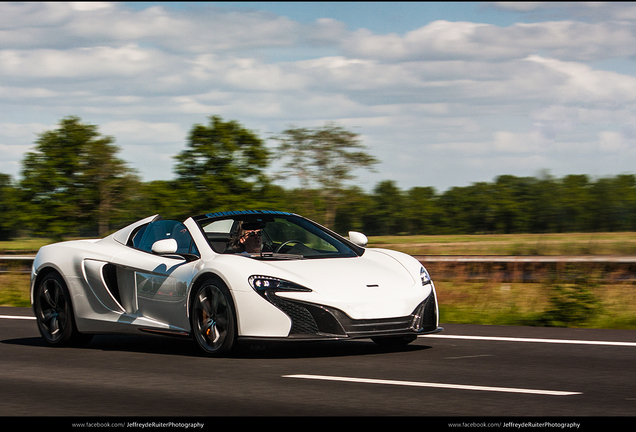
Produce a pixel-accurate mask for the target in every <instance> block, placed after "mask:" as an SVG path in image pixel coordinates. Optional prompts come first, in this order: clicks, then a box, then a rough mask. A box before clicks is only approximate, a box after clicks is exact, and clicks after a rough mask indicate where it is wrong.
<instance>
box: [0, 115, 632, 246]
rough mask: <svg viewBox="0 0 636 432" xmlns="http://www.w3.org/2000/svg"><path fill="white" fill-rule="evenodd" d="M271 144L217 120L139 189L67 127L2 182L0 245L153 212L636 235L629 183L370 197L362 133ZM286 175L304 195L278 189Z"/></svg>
mask: <svg viewBox="0 0 636 432" xmlns="http://www.w3.org/2000/svg"><path fill="white" fill-rule="evenodd" d="M272 139H273V140H274V141H275V142H276V144H277V145H276V147H275V148H273V149H272V148H269V147H267V146H266V145H265V140H264V139H263V138H261V137H259V136H258V135H257V134H256V133H255V132H253V131H250V130H248V129H246V128H245V127H243V126H242V125H241V124H240V123H239V122H237V121H224V120H223V119H222V118H221V117H219V116H212V117H210V118H209V123H208V124H205V125H202V124H196V125H194V126H193V127H192V129H191V130H190V132H189V135H188V137H187V142H186V148H185V149H184V150H183V151H181V152H180V153H179V154H178V155H176V156H175V166H174V173H175V174H176V176H175V178H174V179H172V180H157V181H148V182H143V181H141V180H140V178H139V176H138V175H137V173H136V172H135V171H134V170H132V169H131V168H130V167H129V166H128V164H127V163H126V161H124V160H122V159H121V158H119V157H118V155H117V154H118V153H119V150H120V149H119V148H118V147H117V146H116V145H115V140H114V138H112V137H108V136H103V135H101V134H100V133H99V130H98V127H97V126H95V125H90V124H85V123H83V122H82V121H81V119H80V118H78V117H67V118H64V119H62V120H61V121H60V122H59V125H58V128H57V129H55V130H51V131H46V132H44V133H42V134H40V135H39V137H38V139H37V140H36V142H35V146H34V148H33V150H31V151H30V152H28V153H27V154H26V155H25V157H24V159H23V161H22V171H21V178H20V179H18V180H14V179H12V178H11V176H9V175H6V174H2V173H0V239H2V240H6V239H10V238H14V237H20V236H42V237H47V238H53V239H62V238H66V237H78V236H79V237H89V236H90V237H93V236H104V235H106V234H108V233H109V232H112V231H113V230H114V229H117V228H119V227H122V226H124V225H126V224H128V223H130V222H133V221H135V220H138V219H140V218H142V217H145V216H148V215H152V214H157V213H159V214H161V215H162V216H163V217H164V218H170V219H181V220H182V219H185V218H186V217H188V216H191V215H195V214H202V213H207V212H216V211H224V210H237V209H275V210H283V211H290V212H295V213H299V214H302V215H304V216H307V217H309V218H311V219H313V220H316V221H317V222H320V223H322V224H324V225H326V226H328V227H330V228H332V229H334V230H335V231H337V232H340V233H347V232H348V231H349V230H357V231H362V232H365V233H366V234H367V235H400V234H410V235H414V234H427V235H433V234H479V233H505V234H511V233H550V232H600V231H634V230H636V176H634V175H631V174H624V175H618V176H614V177H607V178H599V179H592V178H590V177H589V176H587V175H568V176H565V177H563V178H555V177H552V176H550V175H547V174H542V175H540V176H538V177H516V176H512V175H502V176H499V177H497V178H496V179H494V181H492V182H479V183H473V184H472V185H470V186H465V187H453V188H450V189H449V190H447V191H444V192H441V193H440V192H437V191H436V190H435V189H434V188H432V187H413V188H410V189H408V190H402V189H400V188H399V187H398V186H397V184H396V183H395V182H394V181H391V180H385V181H381V182H379V183H378V184H377V185H376V186H375V187H374V188H373V190H372V191H370V192H367V191H364V190H362V189H361V188H359V187H357V186H352V185H351V183H352V182H351V181H352V180H354V179H355V175H354V172H355V170H356V169H369V170H372V169H373V168H374V166H375V165H376V164H377V163H378V160H377V159H375V158H374V157H373V156H372V155H370V154H369V153H368V152H367V149H366V147H365V146H364V145H363V144H362V143H361V142H360V140H359V137H358V135H357V134H354V133H352V132H350V131H348V130H346V129H344V128H342V127H340V126H338V125H336V124H332V123H327V124H325V125H324V126H322V127H318V128H315V129H308V128H294V127H292V128H289V129H287V130H285V131H283V132H281V133H280V134H278V135H276V136H274V137H272ZM273 162H275V163H276V165H277V166H276V168H275V169H274V170H273V172H272V171H268V168H272V165H273ZM290 178H292V179H296V180H297V183H298V186H297V187H293V188H289V187H288V188H285V187H283V186H280V185H278V184H277V182H278V181H280V180H283V179H290Z"/></svg>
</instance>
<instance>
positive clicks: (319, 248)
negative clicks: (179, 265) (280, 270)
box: [196, 212, 363, 259]
mask: <svg viewBox="0 0 636 432" xmlns="http://www.w3.org/2000/svg"><path fill="white" fill-rule="evenodd" d="M196 220H197V223H198V224H199V226H200V227H201V229H202V231H203V233H204V234H205V236H206V238H207V239H208V242H209V243H210V246H211V247H212V249H213V250H214V251H215V252H217V253H221V254H240V255H245V256H249V257H252V258H257V259H314V258H336V257H355V256H358V255H361V254H362V251H363V250H362V249H361V248H358V247H357V246H355V245H353V244H351V243H349V242H348V241H347V240H345V239H344V238H342V237H340V236H339V235H338V234H335V233H332V232H330V231H328V230H326V229H325V228H323V227H321V226H320V225H318V224H315V223H313V222H311V221H309V220H308V219H305V218H302V217H300V216H297V215H294V214H289V213H282V212H228V213H220V214H219V213H216V214H208V215H204V216H199V217H198V218H196Z"/></svg>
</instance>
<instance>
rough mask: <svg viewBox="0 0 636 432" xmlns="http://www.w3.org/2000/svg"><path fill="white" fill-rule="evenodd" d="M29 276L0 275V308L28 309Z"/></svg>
mask: <svg viewBox="0 0 636 432" xmlns="http://www.w3.org/2000/svg"><path fill="white" fill-rule="evenodd" d="M30 278H31V276H30V274H28V273H0V306H14V307H30V306H31V300H30V297H29V284H30Z"/></svg>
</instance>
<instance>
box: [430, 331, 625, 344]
mask: <svg viewBox="0 0 636 432" xmlns="http://www.w3.org/2000/svg"><path fill="white" fill-rule="evenodd" d="M420 337H422V338H439V339H467V340H488V341H504V342H537V343H555V344H574V345H576V344H579V345H608V346H630V347H636V342H612V341H586V340H574V339H535V338H515V337H499V336H459V335H440V334H432V335H425V336H420Z"/></svg>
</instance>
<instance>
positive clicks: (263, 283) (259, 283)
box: [248, 275, 311, 295]
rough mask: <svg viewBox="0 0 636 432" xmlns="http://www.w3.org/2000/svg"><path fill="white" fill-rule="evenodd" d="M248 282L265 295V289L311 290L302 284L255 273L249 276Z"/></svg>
mask: <svg viewBox="0 0 636 432" xmlns="http://www.w3.org/2000/svg"><path fill="white" fill-rule="evenodd" d="M248 282H249V283H250V286H251V287H252V288H253V289H254V290H255V291H256V292H257V293H259V294H261V295H264V293H265V291H300V292H311V290H310V289H309V288H305V287H304V286H302V285H298V284H296V283H294V282H290V281H287V280H284V279H279V278H275V277H272V276H259V275H254V276H250V277H249V278H248Z"/></svg>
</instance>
